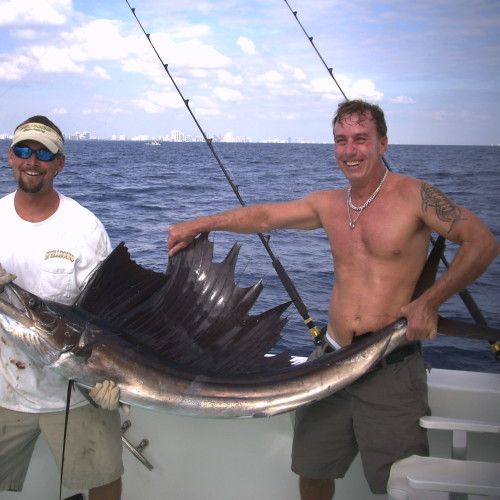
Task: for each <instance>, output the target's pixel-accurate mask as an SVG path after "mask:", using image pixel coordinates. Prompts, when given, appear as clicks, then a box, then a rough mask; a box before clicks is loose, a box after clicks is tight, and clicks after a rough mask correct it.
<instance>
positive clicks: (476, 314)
mask: <svg viewBox="0 0 500 500" xmlns="http://www.w3.org/2000/svg"><path fill="white" fill-rule="evenodd" d="M284 1H285V3H286V5H287V6H288V8H289V9H290V12H291V13H292V14H293V16H294V17H295V20H296V21H297V23H298V24H299V26H300V27H301V29H302V31H303V32H304V34H305V35H306V37H307V39H308V40H309V42H310V43H311V45H312V46H313V48H314V50H315V51H316V54H318V57H319V58H320V59H321V62H322V63H323V65H324V66H325V68H326V69H327V71H328V73H329V75H330V76H331V77H332V79H333V81H334V82H335V85H337V87H338V89H339V90H340V92H341V93H342V95H343V96H344V98H345V100H346V101H349V99H348V97H347V96H346V94H345V92H344V91H343V90H342V88H341V86H340V84H339V82H338V81H337V80H336V78H335V76H334V74H333V69H332V68H330V67H329V66H328V65H327V64H326V62H325V60H324V59H323V57H322V56H321V54H320V52H319V50H318V48H317V47H316V44H315V43H314V41H313V38H314V37H312V36H311V35H309V33H308V32H307V31H306V29H305V28H304V26H303V25H302V23H301V22H300V20H299V17H298V12H297V11H296V10H293V9H292V7H291V6H290V4H289V3H288V0H284ZM382 161H383V162H384V164H385V166H386V167H387V169H388V170H389V171H392V168H391V166H390V164H389V162H388V160H387V158H386V156H385V155H384V156H382ZM440 238H442V236H439V237H438V240H437V241H436V240H435V239H434V238H433V237H432V236H431V243H432V245H433V246H436V244H438V242H439V240H440ZM441 261H442V262H443V264H444V266H445V267H446V269H448V268H449V267H450V265H449V263H448V261H447V259H446V257H445V255H444V251H443V252H442V254H441ZM458 295H459V296H460V298H461V299H462V302H463V303H464V305H465V307H466V309H467V310H468V311H469V314H470V315H471V317H472V318H473V320H474V321H475V322H476V323H477V324H479V325H482V326H487V325H488V323H487V321H486V319H485V318H484V316H483V314H482V312H481V310H480V309H479V306H478V305H477V303H476V302H475V300H474V298H473V297H472V295H471V293H470V292H469V290H468V289H467V288H464V289H463V290H461V291H460V292H458ZM491 348H492V351H493V353H494V354H495V357H496V359H498V360H500V345H499V343H498V342H496V343H493V342H491Z"/></svg>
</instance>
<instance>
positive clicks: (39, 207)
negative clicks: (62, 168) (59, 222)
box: [14, 189, 59, 222]
mask: <svg viewBox="0 0 500 500" xmlns="http://www.w3.org/2000/svg"><path fill="white" fill-rule="evenodd" d="M14 207H15V209H16V212H17V214H18V215H19V217H21V219H23V220H25V221H27V222H42V221H44V220H46V219H48V218H49V217H51V216H52V215H53V214H54V213H55V212H56V211H57V209H58V208H59V195H58V194H57V192H56V190H55V189H50V190H48V191H44V192H39V193H26V192H24V191H22V190H21V189H18V190H17V191H16V194H15V196H14Z"/></svg>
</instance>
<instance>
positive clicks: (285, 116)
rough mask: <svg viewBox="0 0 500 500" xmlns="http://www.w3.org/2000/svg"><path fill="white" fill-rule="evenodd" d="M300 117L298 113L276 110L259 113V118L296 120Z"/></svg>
mask: <svg viewBox="0 0 500 500" xmlns="http://www.w3.org/2000/svg"><path fill="white" fill-rule="evenodd" d="M297 118H300V115H299V114H298V113H278V112H274V111H272V112H270V113H260V114H259V119H260V120H296V119H297Z"/></svg>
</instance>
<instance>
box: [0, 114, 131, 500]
mask: <svg viewBox="0 0 500 500" xmlns="http://www.w3.org/2000/svg"><path fill="white" fill-rule="evenodd" d="M63 147H64V138H63V135H62V133H61V131H60V130H59V128H58V127H57V126H56V125H54V123H52V122H51V121H50V120H49V119H48V118H46V117H44V116H33V117H31V118H28V119H27V120H26V121H24V122H23V123H21V124H20V125H19V126H18V127H17V128H16V130H15V132H14V139H13V141H12V146H11V148H10V150H9V164H10V165H11V167H12V171H13V174H14V178H15V180H16V182H17V190H16V191H15V192H13V193H11V194H9V195H7V196H5V197H3V198H2V199H0V220H1V225H2V234H4V235H9V236H8V237H6V236H4V237H3V238H2V240H1V241H0V263H1V264H2V265H3V267H4V268H5V269H6V270H8V271H9V272H10V273H12V274H13V275H15V276H17V278H16V280H15V281H16V283H17V284H18V285H20V286H21V287H23V288H25V289H26V290H28V291H30V292H32V293H34V294H36V295H38V296H39V297H41V298H43V299H45V300H53V301H56V302H60V303H63V304H73V303H74V302H75V301H76V299H77V297H78V296H79V294H80V292H81V290H82V289H83V287H84V285H85V281H86V279H87V278H88V276H89V275H90V273H91V272H92V270H93V269H94V268H95V266H96V265H97V264H98V263H99V262H101V261H102V260H104V259H105V258H106V256H107V255H108V254H109V253H110V251H111V243H110V241H109V237H108V235H107V233H106V230H105V229H104V227H103V225H102V224H101V222H100V221H99V220H98V219H97V218H96V217H95V215H94V214H92V213H91V212H90V211H89V210H87V209H86V208H84V207H83V206H81V205H80V204H78V203H77V202H76V201H75V200H73V199H71V198H68V197H66V196H64V195H62V194H61V193H59V192H58V191H56V190H55V189H54V186H53V182H54V178H55V177H56V175H57V174H58V173H59V172H61V170H62V169H63V168H64V162H65V156H64V153H63ZM3 274H4V275H5V272H4V273H3ZM4 283H5V278H4ZM0 291H1V290H0ZM2 334H3V332H2V331H1V329H0V341H1V342H0V422H1V426H2V432H1V433H0V491H2V490H12V491H21V490H22V487H23V483H24V479H25V477H26V473H27V470H28V466H29V462H30V460H31V455H32V452H33V449H34V447H35V443H36V441H37V439H38V436H39V434H40V432H43V433H44V435H45V436H46V438H47V441H48V442H49V445H50V448H51V450H52V453H53V455H54V458H55V460H56V462H57V464H58V465H59V466H60V465H61V457H62V446H63V431H64V425H65V408H66V397H67V396H66V394H67V386H68V381H67V380H66V379H64V378H62V377H60V376H59V375H57V374H56V373H55V372H52V371H50V370H49V369H46V368H45V367H43V366H41V365H39V364H37V362H36V361H34V360H32V359H31V358H29V357H28V356H26V355H25V354H24V353H23V352H22V351H20V350H19V349H18V348H16V346H15V345H13V344H12V342H11V341H9V339H8V338H7V337H6V336H5V335H2ZM99 386H100V387H102V385H101V384H99ZM105 389H108V391H107V392H106V391H104V392H105V393H106V396H107V397H108V398H109V396H110V395H111V394H110V390H109V389H110V384H109V383H105ZM95 392H96V391H95V390H94V393H95ZM114 395H116V394H114ZM100 396H102V394H100ZM94 399H96V401H97V402H98V403H100V402H101V401H99V397H96V398H94ZM108 403H109V401H108ZM113 403H114V404H107V405H103V404H101V406H104V407H106V408H107V409H103V408H100V407H94V406H93V405H90V404H89V403H88V402H87V401H86V399H85V398H84V397H83V395H81V394H80V393H79V392H78V391H76V392H75V391H73V393H72V395H71V403H70V408H71V410H70V412H69V418H68V431H67V437H66V446H65V454H64V476H63V480H62V482H63V484H64V485H65V486H66V487H68V488H70V489H75V490H78V489H89V498H90V500H99V499H103V500H104V499H105V500H115V499H120V497H121V475H122V474H123V464H122V458H121V452H122V448H121V429H120V415H119V412H118V411H117V410H116V408H117V407H118V402H117V397H116V398H115V400H114V402H113ZM108 409H114V410H113V411H108Z"/></svg>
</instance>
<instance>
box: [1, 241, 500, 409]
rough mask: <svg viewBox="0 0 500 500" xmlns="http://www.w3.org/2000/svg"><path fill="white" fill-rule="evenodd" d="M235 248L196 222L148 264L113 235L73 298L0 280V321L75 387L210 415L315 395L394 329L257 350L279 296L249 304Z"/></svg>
mask: <svg viewBox="0 0 500 500" xmlns="http://www.w3.org/2000/svg"><path fill="white" fill-rule="evenodd" d="M239 248H240V246H239V245H238V244H235V245H234V246H233V247H232V249H231V250H230V251H229V253H228V254H227V256H226V257H225V259H224V260H223V261H222V262H214V261H213V243H212V242H210V241H209V239H208V234H207V233H205V234H202V235H200V236H199V237H198V238H197V239H196V240H195V241H194V242H193V243H191V244H190V245H189V246H188V247H187V248H186V249H185V250H183V251H182V252H179V253H177V254H176V255H174V256H173V257H171V258H170V259H169V264H168V267H167V271H166V272H165V273H159V272H156V271H152V270H149V269H145V268H144V267H142V266H141V265H139V264H138V263H136V262H135V261H134V260H132V259H131V257H130V254H129V252H128V249H127V248H126V246H125V245H124V244H123V243H121V244H120V245H118V246H117V247H116V248H115V249H114V250H113V252H112V253H111V254H110V255H109V256H108V258H107V259H106V260H105V261H104V262H103V263H101V265H100V266H99V267H98V268H97V270H96V271H95V272H94V273H93V275H92V277H91V278H90V280H89V282H88V284H87V285H86V287H85V288H84V290H83V291H82V294H81V295H80V297H79V298H78V300H77V302H76V303H75V305H73V306H68V305H63V304H58V303H55V302H50V301H44V300H42V299H41V298H39V297H37V296H36V295H33V294H31V293H29V292H27V291H26V290H24V289H22V288H21V287H19V286H18V285H16V284H15V283H13V282H11V283H9V284H7V285H6V286H5V293H4V294H2V296H1V298H0V325H1V326H2V328H3V330H4V332H5V333H6V335H7V336H8V340H10V341H12V342H15V343H16V344H17V345H18V346H19V347H20V348H21V349H22V350H23V351H24V352H26V354H27V355H28V356H30V357H31V358H32V359H34V360H36V361H37V362H39V363H43V364H44V365H47V366H48V367H49V368H51V369H53V370H55V371H56V372H58V373H59V374H61V375H62V376H64V377H66V378H68V379H71V380H73V381H74V382H75V383H76V384H77V385H78V386H79V387H81V388H84V389H85V388H86V389H88V388H90V387H92V386H93V385H94V384H95V383H96V382H100V381H103V380H113V381H115V382H116V384H117V386H118V387H119V388H120V401H121V402H122V403H126V404H128V405H132V406H134V405H135V406H141V407H144V408H148V409H151V410H155V411H160V412H168V413H173V414H178V415H185V416H196V417H218V418H221V417H223V418H233V417H264V416H271V415H275V414H279V413H283V412H286V411H290V410H294V409H296V408H298V407H300V406H302V405H305V404H309V403H312V402H314V401H317V400H319V399H322V398H324V397H326V396H328V395H330V394H332V393H333V392H335V391H337V390H339V389H341V388H343V387H346V386H347V385H348V384H350V383H352V382H353V381H355V380H356V379H358V378H359V377H361V376H362V375H363V374H364V373H366V372H367V371H369V370H370V369H371V368H373V367H374V366H375V365H376V364H377V363H378V362H379V361H380V360H381V359H382V358H383V357H384V356H386V355H387V354H389V353H390V352H392V351H393V350H394V349H396V348H397V347H399V346H400V345H401V344H403V343H404V342H405V341H406V335H405V334H406V328H407V321H406V319H405V318H400V319H398V320H397V321H395V322H393V323H391V324H390V325H388V326H386V327H385V328H383V329H381V330H379V331H377V332H374V333H372V334H370V335H367V336H364V337H365V338H363V339H362V340H360V341H358V342H356V343H353V344H351V345H349V346H346V347H344V348H342V349H339V350H337V351H335V352H333V353H331V354H328V355H325V356H323V357H321V358H318V359H316V360H314V361H309V362H305V363H301V364H298V365H295V364H293V363H292V357H291V355H290V354H289V353H288V352H287V351H283V352H281V353H278V354H276V355H272V356H269V355H268V353H269V351H271V350H272V349H273V347H274V346H275V345H276V344H277V342H278V341H279V339H280V333H281V330H282V328H283V326H284V325H285V323H286V318H283V314H284V313H285V311H286V310H287V308H288V306H289V305H290V303H284V304H280V305H278V306H276V307H274V308H272V309H270V310H267V311H264V312H262V313H260V314H257V315H251V314H250V310H251V308H252V306H253V305H254V304H255V302H256V300H257V298H258V297H259V295H260V293H261V291H262V289H263V284H262V281H259V282H257V283H256V284H255V285H253V286H251V287H247V288H244V287H240V286H239V285H237V284H235V281H234V271H235V267H236V262H237V258H238V252H239ZM452 328H453V325H452ZM490 330H493V329H490ZM497 333H498V332H497ZM490 334H491V332H490Z"/></svg>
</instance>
